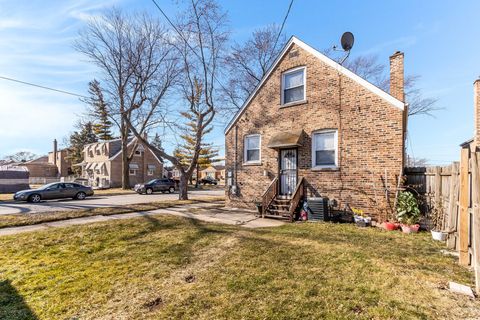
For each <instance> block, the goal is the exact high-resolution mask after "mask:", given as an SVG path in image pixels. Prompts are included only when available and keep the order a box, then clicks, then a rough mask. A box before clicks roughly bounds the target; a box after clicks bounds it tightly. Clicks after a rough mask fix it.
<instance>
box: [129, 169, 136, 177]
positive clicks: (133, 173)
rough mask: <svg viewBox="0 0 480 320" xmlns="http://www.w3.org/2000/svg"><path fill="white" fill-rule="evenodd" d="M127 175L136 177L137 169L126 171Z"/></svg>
mask: <svg viewBox="0 0 480 320" xmlns="http://www.w3.org/2000/svg"><path fill="white" fill-rule="evenodd" d="M128 174H129V175H131V176H136V175H137V169H128Z"/></svg>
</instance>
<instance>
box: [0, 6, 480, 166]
mask: <svg viewBox="0 0 480 320" xmlns="http://www.w3.org/2000/svg"><path fill="white" fill-rule="evenodd" d="M158 2H159V4H160V5H161V6H162V7H163V8H164V9H165V10H166V12H167V14H169V15H170V16H172V17H173V16H174V15H175V13H176V11H177V8H176V1H158ZM288 3H289V0H276V1H252V0H242V1H233V0H232V1H221V4H222V5H223V6H224V8H225V9H226V10H228V12H229V19H230V25H231V29H232V40H233V41H238V42H241V41H243V40H245V39H246V38H247V37H248V36H249V34H250V33H251V32H252V31H253V30H254V29H255V28H258V27H262V26H264V25H267V24H271V23H279V22H281V20H282V18H283V16H284V14H285V11H286V9H287V6H288ZM112 5H115V6H117V7H119V8H122V9H124V10H128V11H132V10H147V11H150V12H151V13H152V14H157V11H156V8H155V7H154V6H153V4H152V3H151V1H150V0H138V1H133V0H132V1H129V0H107V1H87V0H72V1H66V0H65V1H53V0H49V1H7V0H0V75H1V76H7V77H13V78H18V79H21V80H25V81H31V82H35V83H39V84H43V85H46V86H52V87H55V88H60V89H64V90H69V91H74V92H78V93H80V94H86V90H87V83H88V81H89V80H91V79H92V78H93V77H95V76H96V73H95V69H94V68H93V67H92V66H91V65H89V64H88V63H86V62H85V61H84V58H83V57H82V56H80V55H79V54H78V53H76V52H75V50H74V49H73V48H72V41H73V40H74V39H75V37H76V36H77V33H78V30H79V29H81V28H82V26H83V25H84V23H85V21H86V20H87V19H88V18H89V17H91V16H93V15H97V14H100V13H101V12H102V10H105V9H106V8H109V7H111V6H112ZM478 12H480V2H479V1H395V2H393V1H313V0H311V1H308V0H303V1H301V0H296V1H295V2H294V4H293V7H292V11H291V13H290V17H289V19H288V21H287V24H286V26H285V33H286V35H287V36H290V35H296V36H297V37H299V38H300V39H302V40H303V41H305V42H307V43H308V44H310V45H312V46H313V47H315V48H318V49H325V48H328V47H331V46H332V45H334V44H338V42H339V37H340V36H341V34H342V33H343V32H344V31H347V30H348V31H351V32H353V33H354V34H355V40H356V42H355V46H354V48H353V50H352V57H355V56H356V55H361V54H376V55H378V56H379V60H380V61H381V62H384V63H388V56H389V55H391V54H392V53H393V52H395V51H397V50H401V51H404V52H405V63H406V65H405V70H406V73H407V74H417V75H421V76H422V78H421V80H420V82H419V85H420V87H421V88H422V89H423V91H424V93H425V94H426V95H428V96H433V97H436V98H438V107H441V108H443V109H442V110H440V111H438V112H436V117H435V118H431V117H425V116H419V117H414V118H412V119H411V121H410V123H409V137H410V138H411V139H410V143H409V146H408V152H409V153H410V154H413V155H414V156H415V157H422V158H427V159H429V160H430V162H431V164H442V163H448V162H450V161H452V160H457V159H458V153H459V148H458V144H459V143H461V142H463V141H465V140H467V139H469V138H470V137H471V136H472V134H473V92H472V90H473V89H472V84H473V81H474V80H475V79H476V78H478V77H479V76H480V59H479V58H478V52H480V41H478V37H479V34H478V32H479V30H480V20H479V19H478ZM84 108H85V106H84V104H83V103H82V102H80V101H78V99H76V98H75V97H71V96H66V95H61V94H57V93H53V92H48V91H44V90H41V89H35V88H32V87H28V86H23V85H19V84H15V83H10V82H7V81H5V80H0V137H1V138H0V157H2V156H3V155H6V154H10V153H13V152H15V151H19V150H30V151H32V152H35V153H38V154H42V153H46V152H47V151H49V150H50V148H51V141H52V140H53V139H54V138H57V139H58V140H59V141H61V140H62V139H63V138H64V137H66V136H67V135H68V133H69V132H70V131H72V126H73V124H74V123H75V122H76V120H77V117H78V115H80V114H82V112H83V110H84ZM209 139H210V140H211V141H212V142H213V143H214V144H216V145H218V146H221V145H223V141H224V139H223V127H222V125H221V124H218V125H217V127H216V129H215V130H214V132H212V133H211V135H210V137H209ZM170 144H171V145H172V144H173V143H172V142H170ZM167 145H168V141H167Z"/></svg>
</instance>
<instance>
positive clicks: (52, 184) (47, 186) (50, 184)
mask: <svg viewBox="0 0 480 320" xmlns="http://www.w3.org/2000/svg"><path fill="white" fill-rule="evenodd" d="M56 184H57V182H53V183H49V184H46V185H44V186H41V187H40V188H38V190H45V189H48V188H50V187H52V186H54V185H56Z"/></svg>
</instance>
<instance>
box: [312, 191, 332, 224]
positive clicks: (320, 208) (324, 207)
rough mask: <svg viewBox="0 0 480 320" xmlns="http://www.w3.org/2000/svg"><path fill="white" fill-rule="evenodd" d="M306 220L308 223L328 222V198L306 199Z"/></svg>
mask: <svg viewBox="0 0 480 320" xmlns="http://www.w3.org/2000/svg"><path fill="white" fill-rule="evenodd" d="M307 204H308V208H309V211H308V220H309V221H328V220H329V219H330V212H329V207H328V198H324V197H313V198H307Z"/></svg>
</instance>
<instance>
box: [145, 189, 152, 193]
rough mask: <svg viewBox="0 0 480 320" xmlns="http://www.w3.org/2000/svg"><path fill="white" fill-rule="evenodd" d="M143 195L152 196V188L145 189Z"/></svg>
mask: <svg viewBox="0 0 480 320" xmlns="http://www.w3.org/2000/svg"><path fill="white" fill-rule="evenodd" d="M145 193H146V194H152V193H153V190H152V188H147V189H146V190H145Z"/></svg>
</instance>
